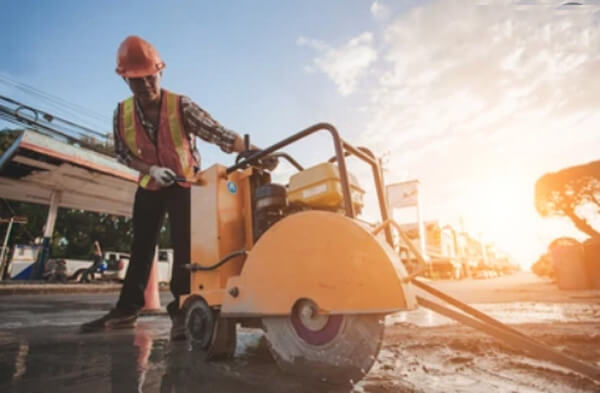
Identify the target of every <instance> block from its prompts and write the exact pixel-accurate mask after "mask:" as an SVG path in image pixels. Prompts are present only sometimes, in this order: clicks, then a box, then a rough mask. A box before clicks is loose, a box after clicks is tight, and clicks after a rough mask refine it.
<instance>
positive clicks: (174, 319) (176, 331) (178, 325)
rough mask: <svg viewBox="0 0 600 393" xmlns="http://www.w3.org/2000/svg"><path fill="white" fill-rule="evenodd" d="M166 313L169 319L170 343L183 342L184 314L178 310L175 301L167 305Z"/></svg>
mask: <svg viewBox="0 0 600 393" xmlns="http://www.w3.org/2000/svg"><path fill="white" fill-rule="evenodd" d="M167 312H168V313H169V317H171V323H172V325H171V341H179V340H185V312H183V310H182V309H180V308H179V305H178V304H177V301H173V302H171V303H169V304H168V305H167Z"/></svg>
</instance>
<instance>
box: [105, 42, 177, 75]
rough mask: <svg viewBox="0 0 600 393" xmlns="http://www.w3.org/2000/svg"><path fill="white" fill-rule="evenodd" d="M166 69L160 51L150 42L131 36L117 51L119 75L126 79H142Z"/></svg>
mask: <svg viewBox="0 0 600 393" xmlns="http://www.w3.org/2000/svg"><path fill="white" fill-rule="evenodd" d="M163 68H165V63H164V62H163V61H162V59H161V58H160V55H159V54H158V51H157V50H156V48H154V46H152V44H151V43H149V42H148V41H146V40H144V39H142V38H140V37H138V36H135V35H130V36H129V37H127V38H125V40H124V41H123V42H122V43H121V45H120V46H119V50H118V51H117V69H116V71H117V74H119V75H121V76H123V77H125V78H142V77H144V76H148V75H153V74H156V73H157V72H159V71H160V70H162V69H163Z"/></svg>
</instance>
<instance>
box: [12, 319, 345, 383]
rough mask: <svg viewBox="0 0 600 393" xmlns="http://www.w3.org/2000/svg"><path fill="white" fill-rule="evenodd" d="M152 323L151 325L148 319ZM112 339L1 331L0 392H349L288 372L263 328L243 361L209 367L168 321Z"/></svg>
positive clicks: (244, 348)
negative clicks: (173, 334)
mask: <svg viewBox="0 0 600 393" xmlns="http://www.w3.org/2000/svg"><path fill="white" fill-rule="evenodd" d="M144 319H145V320H144ZM144 319H143V320H142V322H141V323H140V324H139V325H138V327H137V328H136V329H135V330H128V331H113V332H110V333H106V334H86V335H82V334H79V333H78V332H77V329H76V328H75V327H68V328H57V327H51V328H48V329H44V328H33V329H31V328H28V329H22V330H20V331H11V332H7V331H4V332H2V333H0V354H1V355H0V392H28V393H29V392H50V391H52V392H85V393H100V392H108V393H117V392H146V393H148V392H161V393H175V392H177V393H187V392H224V393H230V392H231V393H233V392H257V393H258V392H324V391H326V392H330V391H335V392H338V391H339V392H343V391H348V390H349V388H340V387H332V386H329V385H327V384H324V383H318V382H317V383H314V385H310V384H307V382H306V381H303V380H300V379H297V378H295V377H292V376H288V375H284V374H282V373H281V372H280V371H279V369H278V368H277V366H276V365H275V363H274V362H273V361H272V360H271V358H270V355H269V353H268V351H267V349H266V347H264V342H263V340H262V335H261V334H260V333H259V332H258V331H255V330H245V329H244V330H243V331H241V332H240V345H239V346H238V348H237V354H236V358H235V360H233V361H226V362H206V361H204V360H203V359H202V356H201V354H198V353H195V352H192V351H189V350H188V348H187V346H186V344H185V342H169V340H168V328H169V321H168V319H167V318H166V317H155V318H151V319H150V320H149V319H146V318H144Z"/></svg>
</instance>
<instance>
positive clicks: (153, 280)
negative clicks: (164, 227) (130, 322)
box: [143, 247, 160, 312]
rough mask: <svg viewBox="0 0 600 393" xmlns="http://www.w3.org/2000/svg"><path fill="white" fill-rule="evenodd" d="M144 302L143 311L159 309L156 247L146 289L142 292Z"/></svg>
mask: <svg viewBox="0 0 600 393" xmlns="http://www.w3.org/2000/svg"><path fill="white" fill-rule="evenodd" d="M144 303H145V305H144V309H143V311H150V312H153V311H159V310H160V296H159V293H158V247H157V248H156V251H155V252H154V261H153V262H152V269H151V270H150V277H148V284H147V285H146V291H145V292H144Z"/></svg>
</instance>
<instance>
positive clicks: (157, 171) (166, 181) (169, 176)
mask: <svg viewBox="0 0 600 393" xmlns="http://www.w3.org/2000/svg"><path fill="white" fill-rule="evenodd" d="M150 176H152V178H153V179H154V180H156V182H157V183H158V184H160V186H161V187H168V186H170V185H171V184H173V183H174V182H175V177H176V175H175V172H173V171H172V170H170V169H169V168H165V167H162V166H156V165H153V166H151V167H150Z"/></svg>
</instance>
